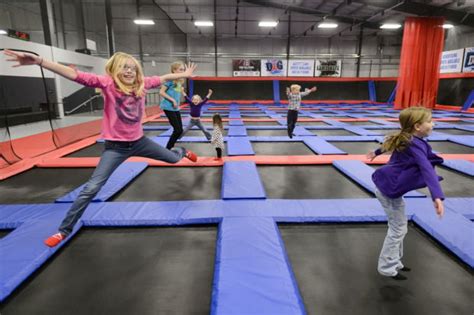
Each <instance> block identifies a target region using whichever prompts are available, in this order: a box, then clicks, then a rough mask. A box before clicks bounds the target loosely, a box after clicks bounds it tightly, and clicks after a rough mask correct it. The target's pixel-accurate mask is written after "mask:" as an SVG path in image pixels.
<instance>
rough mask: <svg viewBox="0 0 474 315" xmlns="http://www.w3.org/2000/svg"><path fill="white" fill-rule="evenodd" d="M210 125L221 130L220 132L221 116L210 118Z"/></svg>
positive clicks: (216, 115) (215, 115)
mask: <svg viewBox="0 0 474 315" xmlns="http://www.w3.org/2000/svg"><path fill="white" fill-rule="evenodd" d="M212 125H213V126H217V127H219V128H221V130H223V129H224V127H223V126H222V117H221V115H219V114H214V116H212Z"/></svg>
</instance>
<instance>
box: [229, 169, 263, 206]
mask: <svg viewBox="0 0 474 315" xmlns="http://www.w3.org/2000/svg"><path fill="white" fill-rule="evenodd" d="M222 173H223V174H222V199H264V198H266V195H265V188H263V184H262V181H261V180H260V175H259V174H258V170H257V166H256V165H255V163H254V162H225V163H224V168H223V171H222Z"/></svg>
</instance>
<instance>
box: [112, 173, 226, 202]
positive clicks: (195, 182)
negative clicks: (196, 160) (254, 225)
mask: <svg viewBox="0 0 474 315" xmlns="http://www.w3.org/2000/svg"><path fill="white" fill-rule="evenodd" d="M221 186H222V168H220V167H149V168H147V169H146V170H145V171H144V172H143V173H141V174H140V175H139V176H138V177H137V178H135V179H134V180H133V181H132V182H131V183H130V184H129V185H128V186H127V187H125V188H124V189H123V190H122V191H120V192H119V193H118V194H117V195H116V196H115V197H114V198H113V201H170V200H210V199H220V198H221Z"/></svg>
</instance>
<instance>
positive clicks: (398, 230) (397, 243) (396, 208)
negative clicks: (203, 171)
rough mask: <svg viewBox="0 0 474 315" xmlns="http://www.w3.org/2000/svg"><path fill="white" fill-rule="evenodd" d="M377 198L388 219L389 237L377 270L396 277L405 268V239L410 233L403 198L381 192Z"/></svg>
mask: <svg viewBox="0 0 474 315" xmlns="http://www.w3.org/2000/svg"><path fill="white" fill-rule="evenodd" d="M375 196H377V199H378V200H379V201H380V203H381V204H382V207H383V209H384V210H385V213H386V214H387V218H388V231H387V236H385V240H384V242H383V247H382V250H381V251H380V256H379V262H378V267H377V270H378V272H379V273H380V274H381V275H384V276H395V275H396V274H397V273H398V270H400V269H402V268H403V264H402V257H403V239H404V238H405V235H406V234H407V231H408V225H407V224H408V223H407V217H406V215H405V202H404V201H403V197H400V198H389V197H387V196H385V195H384V194H382V193H381V192H380V191H378V190H376V191H375Z"/></svg>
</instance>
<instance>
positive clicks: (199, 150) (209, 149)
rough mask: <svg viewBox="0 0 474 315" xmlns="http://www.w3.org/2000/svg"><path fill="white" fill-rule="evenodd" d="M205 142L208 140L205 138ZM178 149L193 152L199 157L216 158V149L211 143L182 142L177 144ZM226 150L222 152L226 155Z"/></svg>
mask: <svg viewBox="0 0 474 315" xmlns="http://www.w3.org/2000/svg"><path fill="white" fill-rule="evenodd" d="M203 139H204V141H205V139H206V138H204V137H203ZM176 146H177V147H185V148H186V149H187V150H191V151H193V152H194V153H196V154H197V156H201V157H204V156H216V149H215V148H214V146H213V145H212V144H211V142H210V141H208V142H182V141H179V142H177V143H176ZM225 152H226V151H225V150H224V152H222V154H223V155H225Z"/></svg>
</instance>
